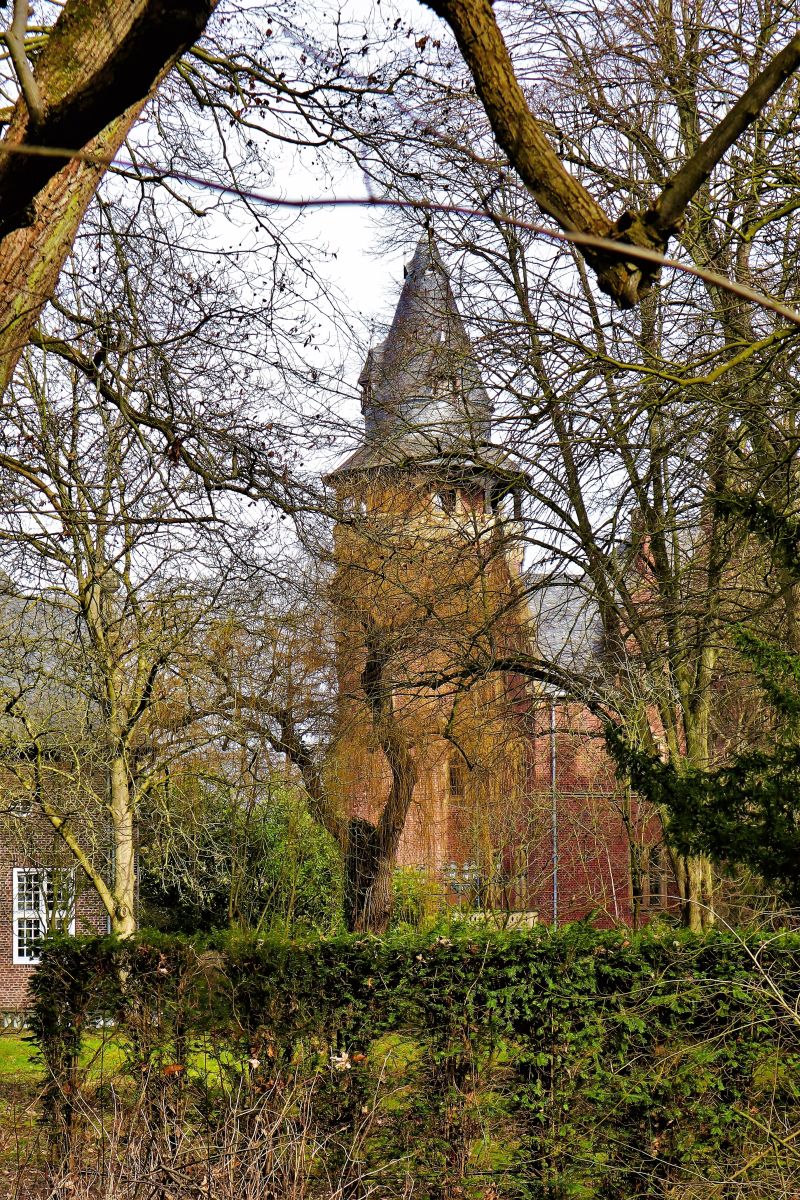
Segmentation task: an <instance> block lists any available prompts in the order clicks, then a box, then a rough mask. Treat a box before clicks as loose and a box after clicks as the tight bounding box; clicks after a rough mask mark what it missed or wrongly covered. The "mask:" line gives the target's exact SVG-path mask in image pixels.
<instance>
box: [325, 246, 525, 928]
mask: <svg viewBox="0 0 800 1200" xmlns="http://www.w3.org/2000/svg"><path fill="white" fill-rule="evenodd" d="M359 382H360V384H361V388H362V401H361V406H362V412H363V415H364V434H363V439H362V441H361V444H360V445H359V446H358V448H357V449H356V450H355V451H354V452H353V453H352V454H351V455H350V457H349V458H348V459H347V460H346V461H345V462H344V463H342V465H341V466H339V467H338V468H337V469H336V470H334V471H333V472H331V473H330V474H329V475H328V476H327V477H326V480H325V482H326V483H327V484H328V485H329V486H330V487H331V488H333V489H334V490H335V494H336V500H337V506H338V507H337V512H338V521H337V525H336V529H335V555H336V578H335V582H334V585H333V598H334V603H335V608H336V614H337V666H338V679H339V711H338V740H337V749H336V752H335V754H334V755H333V757H332V761H331V764H330V768H329V777H328V788H329V790H330V791H331V792H332V793H333V794H334V795H337V796H338V798H339V802H340V804H341V806H342V807H343V809H344V810H345V811H346V812H347V814H348V815H349V816H351V818H353V820H352V821H351V827H352V829H353V830H354V837H353V839H351V841H352V842H353V844H354V845H355V842H357V841H358V837H355V833H356V832H357V830H358V828H359V826H358V822H359V821H360V822H362V823H363V837H364V838H366V840H367V842H369V844H370V849H369V850H366V849H365V848H364V845H361V846H360V850H358V847H357V848H356V849H357V850H358V852H359V853H363V854H365V855H367V857H369V855H370V854H371V855H372V856H373V857H374V855H375V854H376V853H378V851H377V850H376V844H377V843H376V841H375V839H376V838H377V839H378V841H380V840H381V839H382V846H383V850H384V851H386V852H387V853H389V854H390V856H391V858H392V859H393V860H394V861H395V862H396V863H397V864H398V865H406V866H415V867H422V868H426V869H427V870H429V871H433V872H438V873H440V874H444V876H445V877H447V876H448V873H449V874H450V876H452V880H453V884H454V888H453V891H454V895H455V893H457V892H458V891H462V890H464V889H466V888H467V887H470V886H475V887H479V886H482V887H488V886H491V879H492V876H493V872H494V873H496V867H497V861H498V856H500V857H502V855H503V853H504V852H505V850H506V845H511V844H512V843H513V842H514V838H513V837H512V836H510V830H509V831H507V832H504V829H505V826H506V825H508V824H509V823H511V824H513V823H514V821H516V820H517V814H516V810H517V809H518V808H519V807H520V806H521V805H522V803H523V801H524V792H525V772H526V766H525V756H526V749H525V745H526V743H525V738H524V736H523V735H522V729H521V724H522V722H521V716H522V713H523V709H524V704H523V700H522V694H521V688H520V686H519V682H518V681H515V680H514V679H511V678H509V677H508V676H506V675H504V674H502V673H501V672H499V671H497V670H496V669H495V664H496V662H497V660H498V659H499V658H501V657H502V654H503V651H504V648H505V649H508V648H509V647H510V645H511V644H512V643H513V644H514V645H515V646H517V647H519V646H520V643H521V642H525V644H526V645H527V638H528V628H527V625H526V620H527V612H526V610H524V605H523V603H522V600H521V596H520V588H519V582H518V576H519V570H520V566H521V550H520V545H519V542H520V539H519V528H520V527H519V525H518V523H517V518H518V517H519V503H520V501H519V485H520V483H521V482H522V480H521V477H520V473H519V470H518V469H517V468H516V466H515V464H514V461H513V460H512V459H511V457H510V456H509V455H507V454H506V453H505V452H503V451H502V450H499V449H498V448H497V447H494V446H493V445H492V443H491V430H492V406H491V403H490V401H489V398H488V396H487V394H486V391H485V389H484V387H483V384H482V382H481V376H480V371H479V368H478V365H477V362H476V359H475V354H474V351H473V347H472V344H471V342H470V339H469V336H468V334H467V332H466V329H465V327H464V323H463V320H462V318H461V315H460V313H459V311H458V308H457V306H456V302H455V297H454V295H453V290H452V287H451V283H450V279H449V276H448V274H447V271H446V268H445V266H444V264H443V262H442V259H441V257H440V255H439V253H438V250H437V248H436V245H435V243H434V240H433V237H432V235H431V234H430V233H426V234H425V235H424V236H423V237H422V239H421V240H420V242H419V244H418V246H417V248H416V251H415V253H414V256H413V258H412V259H411V261H410V263H409V264H408V266H407V267H406V270H405V282H404V285H403V289H402V292H401V295H400V300H399V302H398V305H397V309H396V312H395V314H394V319H393V321H392V324H391V327H390V329H389V333H388V335H387V337H386V340H385V341H384V342H382V343H381V344H380V345H379V346H376V347H375V348H373V349H372V350H370V352H369V354H368V355H367V360H366V363H365V365H364V369H363V371H362V373H361V377H360V380H359ZM403 772H405V774H406V782H405V784H404V783H403ZM387 806H388V808H389V809H391V812H389V813H388V816H387ZM507 834H508V835H507ZM360 836H361V835H359V837H360ZM362 841H363V839H362ZM506 865H507V864H506ZM356 924H358V921H356Z"/></svg>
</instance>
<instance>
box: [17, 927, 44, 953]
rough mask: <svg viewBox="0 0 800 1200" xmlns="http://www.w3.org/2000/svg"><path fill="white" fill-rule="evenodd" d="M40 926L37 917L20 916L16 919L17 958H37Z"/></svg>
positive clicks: (40, 933) (40, 935) (40, 934)
mask: <svg viewBox="0 0 800 1200" xmlns="http://www.w3.org/2000/svg"><path fill="white" fill-rule="evenodd" d="M41 937H42V927H41V924H40V922H39V918H38V917H20V918H18V920H17V958H18V959H29V960H30V959H38V957H39V942H40V940H41Z"/></svg>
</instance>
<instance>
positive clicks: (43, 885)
mask: <svg viewBox="0 0 800 1200" xmlns="http://www.w3.org/2000/svg"><path fill="white" fill-rule="evenodd" d="M55 871H58V872H59V874H60V875H61V877H62V879H63V880H64V882H65V883H66V881H67V880H69V883H68V888H69V906H70V911H69V912H68V911H67V910H66V909H62V910H60V911H59V912H58V913H56V914H55V915H56V917H57V919H58V920H59V921H61V920H63V919H64V918H65V917H67V916H69V925H68V928H67V932H68V933H71V934H74V933H75V869H74V867H14V868H13V871H12V880H11V887H12V905H13V919H12V923H11V938H12V942H11V961H12V962H13V963H14V964H15V965H16V966H25V967H35V966H36V965H37V964H38V963H39V961H40V956H39V955H38V954H34V953H30V954H26V953H24V952H21V951H20V944H21V943H22V944H29V943H31V942H37V941H40V940H41V939H42V938H43V937H45V936H46V935H47V927H48V924H49V922H50V918H51V916H52V915H53V914H52V913H51V912H50V910H49V908H48V891H51V890H52V887H51V885H52V877H53V873H54V872H55ZM31 876H34V877H36V881H37V885H38V888H37V894H36V902H35V903H33V904H31V903H27V904H26V903H24V895H23V896H21V894H20V893H21V890H23V889H24V890H27V888H25V885H26V884H27V881H28V879H29V878H30V877H31ZM23 921H25V922H31V923H34V922H35V923H36V924H37V925H38V933H36V934H33V933H31V934H30V935H29V936H28V937H27V938H26V937H25V936H24V934H23V932H22V922H23ZM23 939H24V940H23Z"/></svg>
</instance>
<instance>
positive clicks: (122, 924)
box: [109, 754, 136, 937]
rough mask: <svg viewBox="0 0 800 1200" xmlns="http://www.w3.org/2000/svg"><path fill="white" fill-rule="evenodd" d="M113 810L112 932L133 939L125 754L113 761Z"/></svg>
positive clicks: (133, 896)
mask: <svg viewBox="0 0 800 1200" xmlns="http://www.w3.org/2000/svg"><path fill="white" fill-rule="evenodd" d="M109 807H110V809H111V826H112V843H113V847H114V867H113V885H112V890H113V893H114V912H113V914H112V916H111V930H112V933H116V934H119V936H120V937H130V936H131V934H132V933H135V931H136V850H135V845H134V821H133V803H132V800H131V789H130V780H129V778H128V766H127V763H126V761H125V757H124V755H122V754H116V755H115V756H114V757H113V758H112V760H111V766H110V768H109Z"/></svg>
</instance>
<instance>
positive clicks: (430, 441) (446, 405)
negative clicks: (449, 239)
mask: <svg viewBox="0 0 800 1200" xmlns="http://www.w3.org/2000/svg"><path fill="white" fill-rule="evenodd" d="M359 383H360V384H361V387H362V400H361V409H362V412H363V414H364V441H363V443H362V445H361V446H359V447H358V449H357V450H355V452H354V453H353V454H351V455H350V457H349V458H348V459H346V460H345V462H343V463H342V464H341V465H340V466H339V467H337V468H336V470H334V471H332V472H331V473H330V475H329V476H328V477H327V478H329V479H330V478H334V477H335V476H337V475H340V474H344V473H346V472H350V471H361V470H368V469H370V468H379V467H385V466H399V465H407V464H408V463H410V462H421V461H425V462H428V463H429V464H431V463H432V462H433V460H436V459H438V458H441V457H448V456H452V455H453V454H454V453H461V452H463V454H464V457H465V458H469V457H472V458H477V459H483V458H485V457H486V455H487V450H488V442H489V437H490V435H491V417H492V406H491V403H490V401H489V397H488V396H487V394H486V391H485V389H484V387H483V384H482V383H481V378H480V371H479V369H478V364H477V363H476V361H475V355H474V351H473V347H472V343H471V342H470V339H469V335H468V334H467V331H466V328H465V326H464V322H463V320H462V318H461V314H460V313H459V311H458V307H457V305H456V301H455V296H454V295H453V289H452V286H451V284H450V277H449V275H448V273H447V269H446V267H445V265H444V263H443V262H442V259H441V256H440V254H439V251H438V249H437V248H436V244H435V242H434V239H433V235H432V233H431V232H430V230H429V231H427V232H426V233H425V234H424V235H423V237H422V238H420V241H419V243H418V245H417V248H416V250H415V252H414V256H413V258H412V259H411V261H410V263H408V265H407V267H406V270H405V282H404V284H403V290H402V292H401V293H400V299H399V301H398V304H397V309H396V310H395V314H394V319H393V320H392V324H391V326H390V328H389V333H388V335H387V337H386V339H385V341H383V342H381V344H380V345H378V346H374V347H373V348H372V349H371V350H370V351H369V353H368V354H367V359H366V362H365V363H364V368H363V370H362V372H361V375H360V377H359ZM470 452H471V453H470ZM495 453H496V451H495Z"/></svg>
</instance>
